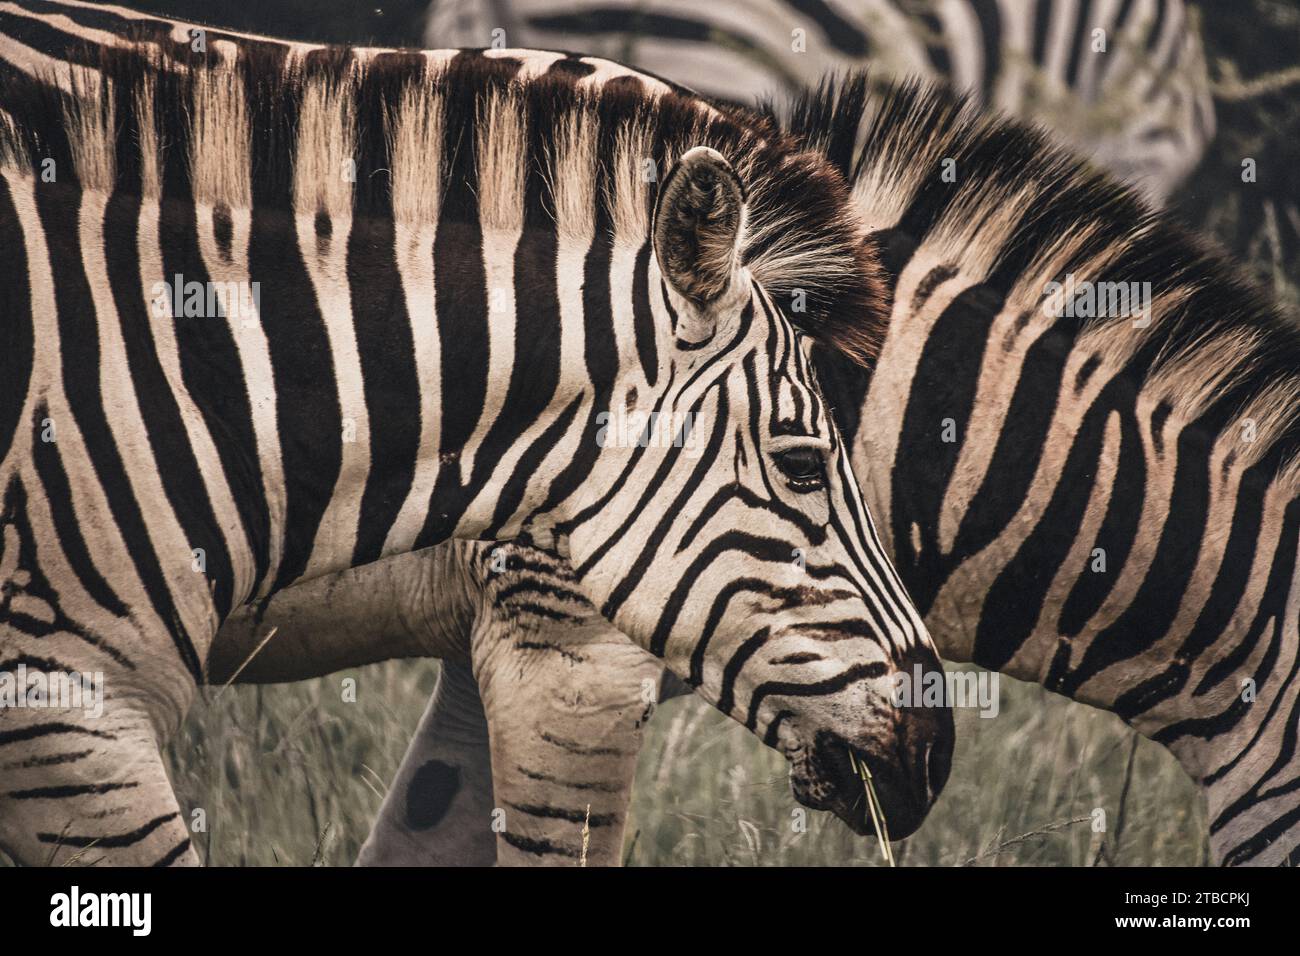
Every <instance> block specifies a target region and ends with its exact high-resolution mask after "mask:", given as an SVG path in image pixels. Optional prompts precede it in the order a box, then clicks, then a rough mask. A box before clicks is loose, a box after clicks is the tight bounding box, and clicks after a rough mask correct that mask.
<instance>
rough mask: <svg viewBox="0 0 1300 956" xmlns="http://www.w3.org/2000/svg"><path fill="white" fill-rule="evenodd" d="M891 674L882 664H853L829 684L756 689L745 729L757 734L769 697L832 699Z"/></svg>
mask: <svg viewBox="0 0 1300 956" xmlns="http://www.w3.org/2000/svg"><path fill="white" fill-rule="evenodd" d="M888 673H889V665H887V664H885V663H883V662H882V661H872V662H871V663H862V664H854V665H853V666H852V667H849V668H848V669H847V670H845V671H843V672H842V673H840V674H837V675H835V676H834V677H828V678H827V679H826V680H822V681H815V682H813V683H808V684H796V683H792V682H790V681H768V682H766V683H763V684H760V685H759V686H758V687H756V688H755V689H754V694H753V696H752V697H750V699H749V715H748V716H747V717H746V718H745V726H746V727H747V728H749V729H750V730H754V729H755V728H756V727H757V726H758V711H759V708H760V707H761V706H762V704H763V701H764V700H766V699H767V698H768V697H777V696H779V697H801V698H802V697H829V696H831V695H833V694H838V693H839V692H840V691H842V690H844V689H845V688H846V687H849V686H851V685H853V684H856V683H857V682H858V681H868V680H878V679H879V678H881V677H884V676H885V675H886V674H888Z"/></svg>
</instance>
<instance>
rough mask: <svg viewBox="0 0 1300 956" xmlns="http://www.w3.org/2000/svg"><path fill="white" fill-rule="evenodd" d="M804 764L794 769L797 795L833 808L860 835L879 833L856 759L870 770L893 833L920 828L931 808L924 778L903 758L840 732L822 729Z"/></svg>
mask: <svg viewBox="0 0 1300 956" xmlns="http://www.w3.org/2000/svg"><path fill="white" fill-rule="evenodd" d="M801 763H802V764H803V766H802V767H798V766H797V767H796V768H795V771H794V773H792V783H793V786H794V791H795V797H796V798H797V799H798V800H799V801H800V802H801V803H804V804H806V805H807V806H810V807H813V808H815V809H818V810H829V811H830V812H831V813H834V814H835V815H836V816H837V817H839V818H840V819H841V820H843V821H844V823H845V824H847V825H848V827H849V829H851V830H852V831H853V832H854V833H856V834H858V835H859V836H878V834H877V833H876V828H875V824H874V823H873V821H872V818H871V814H870V812H869V808H868V804H867V795H866V789H865V787H864V785H863V782H862V777H861V775H860V774H859V772H858V770H857V765H859V764H865V765H866V767H867V769H868V770H870V771H871V777H872V781H873V783H874V785H875V790H876V793H877V795H878V796H879V798H880V808H881V810H882V812H883V813H884V818H885V824H886V826H887V827H888V829H889V836H890V838H891V839H894V840H899V839H902V838H903V837H905V836H910V835H911V834H913V833H915V832H916V830H917V828H918V827H920V825H921V822H922V821H923V820H924V819H925V816H926V813H927V812H928V811H929V809H930V802H931V801H930V798H929V796H928V794H927V793H926V787H925V782H924V780H921V781H915V780H911V779H909V775H908V774H907V773H906V772H905V770H904V768H903V767H902V765H901V762H900V761H899V760H898V759H897V758H893V759H890V758H889V757H888V756H885V757H882V756H881V755H879V754H875V753H868V752H867V751H864V750H861V749H859V748H857V747H853V748H850V745H849V744H848V742H847V741H845V740H844V739H843V738H842V737H840V736H839V735H838V734H833V733H826V732H822V733H819V734H818V735H817V739H816V742H815V743H814V745H813V747H812V748H811V752H809V753H808V755H807V758H806V760H804V761H801Z"/></svg>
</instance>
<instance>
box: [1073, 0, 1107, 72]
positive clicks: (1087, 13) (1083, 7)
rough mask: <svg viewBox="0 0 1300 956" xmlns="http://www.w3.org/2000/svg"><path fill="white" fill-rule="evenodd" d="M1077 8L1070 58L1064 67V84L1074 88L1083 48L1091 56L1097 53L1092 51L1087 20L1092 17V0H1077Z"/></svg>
mask: <svg viewBox="0 0 1300 956" xmlns="http://www.w3.org/2000/svg"><path fill="white" fill-rule="evenodd" d="M1078 3H1079V9H1078V12H1077V14H1076V15H1075V19H1074V32H1073V33H1071V34H1070V37H1069V41H1068V42H1069V43H1070V58H1069V60H1068V61H1067V62H1066V67H1065V85H1066V86H1067V87H1069V88H1070V89H1074V88H1075V87H1076V86H1077V85H1078V82H1079V62H1080V60H1081V59H1082V58H1083V52H1084V48H1085V47H1086V48H1087V49H1088V51H1089V53H1090V55H1092V56H1098V55H1099V54H1096V53H1092V52H1091V51H1092V37H1091V33H1090V31H1089V20H1090V19H1091V17H1092V0H1078Z"/></svg>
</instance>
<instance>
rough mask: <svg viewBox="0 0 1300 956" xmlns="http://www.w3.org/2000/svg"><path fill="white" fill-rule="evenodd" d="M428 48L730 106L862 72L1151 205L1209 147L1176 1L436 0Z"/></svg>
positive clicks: (1194, 32)
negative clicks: (941, 94)
mask: <svg viewBox="0 0 1300 956" xmlns="http://www.w3.org/2000/svg"><path fill="white" fill-rule="evenodd" d="M1098 31H1100V32H1098ZM1099 38H1104V44H1105V49H1104V50H1101V49H1100V44H1099ZM425 42H426V43H428V44H429V45H431V46H491V45H494V44H500V43H502V42H509V43H511V44H517V45H522V46H537V47H545V48H554V49H575V50H586V51H588V52H590V53H595V54H599V55H602V56H609V57H613V58H615V59H619V60H621V61H623V62H626V63H630V64H633V65H635V66H637V67H640V68H642V69H645V70H647V71H649V72H651V73H655V74H658V75H661V76H667V77H672V78H673V79H674V80H676V81H677V82H679V83H683V84H685V85H686V86H688V87H691V88H692V89H696V90H700V91H701V92H703V93H706V94H709V95H713V96H719V97H722V98H724V99H728V100H731V101H734V102H739V103H749V102H752V101H753V100H754V98H755V97H757V96H763V95H775V96H777V97H778V98H781V99H784V98H785V97H787V96H790V95H794V94H796V93H798V92H799V91H800V90H802V89H804V88H805V87H809V86H814V85H816V84H817V83H818V82H820V80H821V78H822V77H823V76H824V75H826V73H828V72H830V71H832V70H836V71H843V70H850V69H855V68H861V67H864V66H867V65H870V66H871V67H872V69H873V70H874V71H875V72H876V74H877V75H878V76H880V77H892V78H894V79H901V78H911V77H917V78H923V79H926V80H931V81H938V82H943V83H947V84H949V85H951V86H952V87H953V88H954V89H956V90H959V91H961V92H964V93H967V94H968V95H970V96H971V97H972V101H973V102H974V103H976V104H977V105H979V106H982V107H984V108H986V109H996V110H1001V111H1003V112H1006V113H1008V114H1009V115H1011V116H1015V117H1018V118H1021V119H1025V120H1029V121H1033V122H1038V123H1042V124H1044V125H1045V126H1047V127H1048V128H1049V129H1052V130H1053V131H1054V132H1055V133H1056V134H1057V135H1058V136H1059V137H1061V138H1062V139H1063V140H1064V141H1065V142H1067V143H1069V144H1071V145H1072V146H1074V147H1075V148H1076V149H1078V150H1080V151H1082V152H1083V153H1084V154H1085V155H1089V156H1092V157H1093V158H1095V159H1096V160H1097V161H1098V162H1100V163H1102V164H1103V165H1105V166H1107V167H1108V168H1110V169H1111V170H1112V171H1114V172H1115V173H1117V174H1118V175H1119V176H1121V177H1122V178H1124V179H1126V180H1127V181H1129V182H1131V183H1134V184H1137V185H1140V186H1141V187H1142V188H1144V189H1145V190H1146V191H1147V192H1148V193H1149V194H1150V195H1151V196H1152V197H1153V198H1157V199H1163V198H1164V197H1166V196H1167V195H1168V194H1169V193H1170V192H1171V191H1172V190H1173V189H1174V187H1176V186H1177V185H1178V184H1179V183H1180V182H1182V180H1183V179H1184V178H1186V176H1187V175H1188V173H1190V172H1191V170H1192V169H1193V168H1194V167H1195V166H1196V164H1197V162H1198V160H1199V159H1200V157H1201V155H1202V154H1203V153H1204V151H1205V146H1206V144H1207V143H1208V142H1209V141H1210V139H1211V138H1212V137H1213V135H1214V107H1213V102H1212V100H1211V97H1210V92H1209V78H1208V73H1207V69H1206V63H1205V56H1204V52H1203V50H1202V45H1201V39H1200V35H1199V32H1198V29H1197V20H1196V18H1195V16H1194V13H1193V11H1192V10H1190V9H1189V8H1188V7H1187V5H1185V4H1184V2H1183V0H718V2H713V3H704V4H702V3H698V2H695V0H657V2H655V3H652V4H647V3H643V2H641V0H434V2H433V3H432V4H431V5H430V7H429V13H428V20H427V25H426V29H425Z"/></svg>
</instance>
